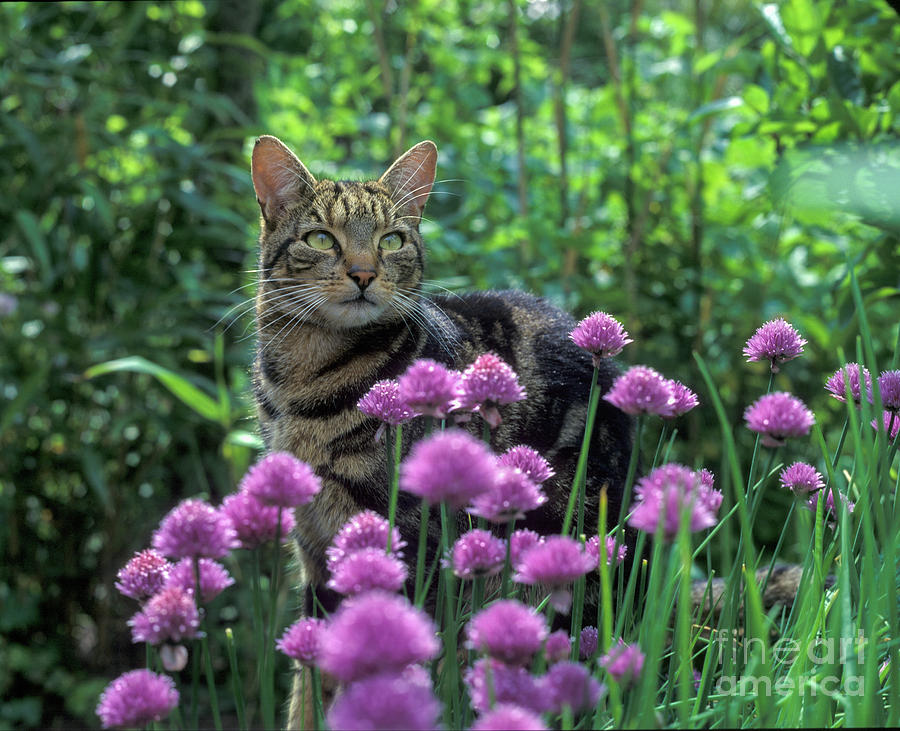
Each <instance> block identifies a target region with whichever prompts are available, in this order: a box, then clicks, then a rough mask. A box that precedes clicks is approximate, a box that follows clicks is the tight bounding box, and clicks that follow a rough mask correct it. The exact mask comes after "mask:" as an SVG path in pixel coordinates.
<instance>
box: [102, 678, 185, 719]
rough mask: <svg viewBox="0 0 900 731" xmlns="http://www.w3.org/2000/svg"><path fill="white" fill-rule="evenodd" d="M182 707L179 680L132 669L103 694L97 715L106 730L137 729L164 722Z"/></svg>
mask: <svg viewBox="0 0 900 731" xmlns="http://www.w3.org/2000/svg"><path fill="white" fill-rule="evenodd" d="M177 705H178V691H177V690H176V689H175V681H173V680H172V678H170V677H169V676H168V675H157V674H156V673H153V672H150V671H149V670H132V671H130V672H127V673H125V674H123V675H120V676H119V677H118V678H116V679H115V680H114V681H112V682H111V683H110V684H109V685H107V686H106V688H105V689H104V690H103V693H101V694H100V702H99V703H98V704H97V715H98V716H99V717H100V723H101V724H102V725H103V728H133V727H135V726H146V725H147V724H149V723H151V722H153V721H162V720H163V719H164V718H165V717H166V716H168V715H169V713H171V711H172V709H173V708H175V706H177Z"/></svg>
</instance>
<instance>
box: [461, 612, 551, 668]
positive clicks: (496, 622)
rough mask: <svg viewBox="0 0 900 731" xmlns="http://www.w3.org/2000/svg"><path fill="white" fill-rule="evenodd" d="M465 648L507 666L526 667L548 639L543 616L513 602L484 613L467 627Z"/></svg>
mask: <svg viewBox="0 0 900 731" xmlns="http://www.w3.org/2000/svg"><path fill="white" fill-rule="evenodd" d="M466 636H467V638H468V640H467V642H466V646H467V647H468V648H469V649H472V650H476V651H478V650H482V651H484V652H486V653H487V654H488V655H490V656H491V657H493V658H495V659H496V660H501V661H503V662H504V663H506V664H508V665H527V664H528V663H530V662H531V659H532V658H533V657H534V655H535V653H536V652H538V651H539V650H540V649H541V646H542V645H543V644H544V640H545V639H546V638H547V622H546V620H545V619H544V616H543V615H541V614H537V613H535V612H534V610H532V609H530V608H529V607H526V606H525V605H524V604H522V603H521V602H519V601H516V600H514V599H501V600H500V601H498V602H495V603H494V604H491V606H489V607H488V608H487V609H483V610H481V611H480V612H479V613H478V614H476V615H475V616H474V617H472V619H471V620H470V621H469V624H468V626H467V627H466Z"/></svg>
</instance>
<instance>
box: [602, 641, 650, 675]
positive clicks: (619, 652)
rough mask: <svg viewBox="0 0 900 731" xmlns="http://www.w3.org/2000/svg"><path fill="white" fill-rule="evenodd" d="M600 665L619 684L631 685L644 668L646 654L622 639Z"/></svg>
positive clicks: (610, 649) (603, 658) (604, 656)
mask: <svg viewBox="0 0 900 731" xmlns="http://www.w3.org/2000/svg"><path fill="white" fill-rule="evenodd" d="M599 663H600V666H601V667H602V668H604V669H605V670H606V672H608V673H609V674H610V676H611V677H612V678H613V679H614V680H615V681H616V682H617V683H630V682H632V681H633V680H635V679H636V678H637V677H638V676H640V674H641V670H643V668H644V653H643V652H641V648H639V647H638V646H637V645H627V644H625V642H623V641H622V640H621V638H620V639H619V640H617V641H616V644H615V645H613V646H612V647H611V648H609V652H607V653H606V654H605V655H603V657H601V658H600V660H599Z"/></svg>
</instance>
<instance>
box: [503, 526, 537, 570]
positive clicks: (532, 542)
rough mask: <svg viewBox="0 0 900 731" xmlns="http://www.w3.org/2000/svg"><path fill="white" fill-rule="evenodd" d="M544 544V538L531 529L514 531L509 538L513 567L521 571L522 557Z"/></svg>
mask: <svg viewBox="0 0 900 731" xmlns="http://www.w3.org/2000/svg"><path fill="white" fill-rule="evenodd" d="M543 542H544V537H543V536H542V535H539V534H538V533H535V532H534V531H533V530H530V529H529V528H520V529H519V530H515V531H513V534H512V535H511V536H510V537H509V562H510V564H512V567H513V568H514V569H516V571H518V570H519V564H520V563H521V561H522V557H523V556H524V555H525V554H526V553H527V552H528V551H530V550H531V549H532V548H534V547H535V546H536V545H538V544H539V543H543Z"/></svg>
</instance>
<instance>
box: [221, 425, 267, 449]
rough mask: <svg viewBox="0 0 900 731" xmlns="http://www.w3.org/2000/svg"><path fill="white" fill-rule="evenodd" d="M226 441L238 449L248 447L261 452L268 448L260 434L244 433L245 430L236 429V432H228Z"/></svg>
mask: <svg viewBox="0 0 900 731" xmlns="http://www.w3.org/2000/svg"><path fill="white" fill-rule="evenodd" d="M225 441H226V442H227V443H228V444H233V445H235V446H236V447H248V448H250V449H256V450H260V451H262V450H263V449H265V448H266V446H265V445H264V444H263V440H262V439H261V438H260V436H259V435H258V434H253V433H252V432H248V431H244V430H243V429H235V430H234V431H231V432H228V436H226V437H225Z"/></svg>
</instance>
